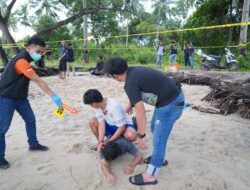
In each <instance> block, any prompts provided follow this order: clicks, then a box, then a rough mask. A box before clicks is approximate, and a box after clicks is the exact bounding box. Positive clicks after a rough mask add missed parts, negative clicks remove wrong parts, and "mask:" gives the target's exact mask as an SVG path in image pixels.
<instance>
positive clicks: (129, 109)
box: [125, 104, 133, 115]
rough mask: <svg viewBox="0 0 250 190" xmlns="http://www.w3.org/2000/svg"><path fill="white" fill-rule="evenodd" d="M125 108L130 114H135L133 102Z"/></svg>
mask: <svg viewBox="0 0 250 190" xmlns="http://www.w3.org/2000/svg"><path fill="white" fill-rule="evenodd" d="M125 110H126V113H128V114H129V115H132V114H133V107H132V106H131V104H128V105H127V106H126V108H125Z"/></svg>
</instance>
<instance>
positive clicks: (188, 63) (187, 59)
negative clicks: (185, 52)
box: [184, 56, 190, 67]
mask: <svg viewBox="0 0 250 190" xmlns="http://www.w3.org/2000/svg"><path fill="white" fill-rule="evenodd" d="M184 61H185V67H187V66H190V61H189V56H187V57H186V56H185V57H184Z"/></svg>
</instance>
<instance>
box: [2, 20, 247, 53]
mask: <svg viewBox="0 0 250 190" xmlns="http://www.w3.org/2000/svg"><path fill="white" fill-rule="evenodd" d="M249 25H250V22H240V23H232V24H222V25H214V26H203V27H196V28H183V29H175V30H165V31H160V32H147V33H139V34H129V35H125V34H124V35H117V36H107V37H100V38H102V39H110V38H123V37H132V36H145V35H154V34H164V33H172V32H187V31H197V30H210V29H219V28H229V27H236V26H249ZM100 38H91V39H100ZM83 40H88V39H74V40H60V41H49V42H47V43H58V42H61V41H65V42H66V41H67V42H74V41H83ZM19 44H21V46H22V47H25V44H24V43H17V44H4V45H3V47H4V48H13V47H19ZM248 44H249V42H248V43H245V44H239V45H237V46H234V47H239V46H247V45H248ZM222 47H225V46H222ZM227 47H229V46H227ZM203 48H206V47H203ZM216 48H217V47H216Z"/></svg>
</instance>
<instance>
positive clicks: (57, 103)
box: [51, 94, 62, 107]
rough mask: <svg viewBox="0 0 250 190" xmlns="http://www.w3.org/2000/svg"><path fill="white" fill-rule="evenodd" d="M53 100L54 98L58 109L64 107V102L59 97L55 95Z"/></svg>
mask: <svg viewBox="0 0 250 190" xmlns="http://www.w3.org/2000/svg"><path fill="white" fill-rule="evenodd" d="M51 98H52V100H53V102H55V104H56V105H57V106H58V107H61V106H62V100H61V98H60V97H59V96H57V95H55V94H54V95H53V96H51Z"/></svg>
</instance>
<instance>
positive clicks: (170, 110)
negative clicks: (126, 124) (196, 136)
mask: <svg viewBox="0 0 250 190" xmlns="http://www.w3.org/2000/svg"><path fill="white" fill-rule="evenodd" d="M105 70H106V72H107V74H108V76H111V77H112V78H113V79H115V80H116V81H119V82H125V85H124V89H125V91H126V94H127V96H128V98H129V101H130V103H129V105H128V107H127V111H128V112H129V113H131V112H132V109H133V108H135V113H136V121H137V128H138V130H137V137H138V138H139V140H138V145H139V147H141V148H145V136H146V134H145V128H146V123H147V120H146V114H145V113H146V112H145V108H144V104H143V102H145V103H148V104H150V105H153V106H155V110H154V113H153V117H152V120H151V132H152V133H153V147H154V148H153V153H152V157H151V158H150V164H149V165H148V169H147V171H146V172H144V173H142V174H138V175H136V176H133V177H130V178H129V181H130V182H131V183H132V184H135V185H148V184H157V179H156V175H157V174H158V173H159V171H160V168H161V166H162V165H163V164H164V158H165V152H166V144H167V140H168V137H169V135H170V132H171V130H172V127H173V125H174V123H175V122H176V120H177V119H178V118H179V117H180V116H181V115H182V111H183V106H184V95H183V93H182V89H181V85H180V83H178V82H176V81H174V80H172V79H170V78H169V77H167V76H166V75H164V74H163V73H162V72H159V71H156V70H153V69H151V68H147V67H128V65H127V62H126V60H124V59H122V58H113V59H110V60H109V62H108V63H107V64H106V68H105Z"/></svg>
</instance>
